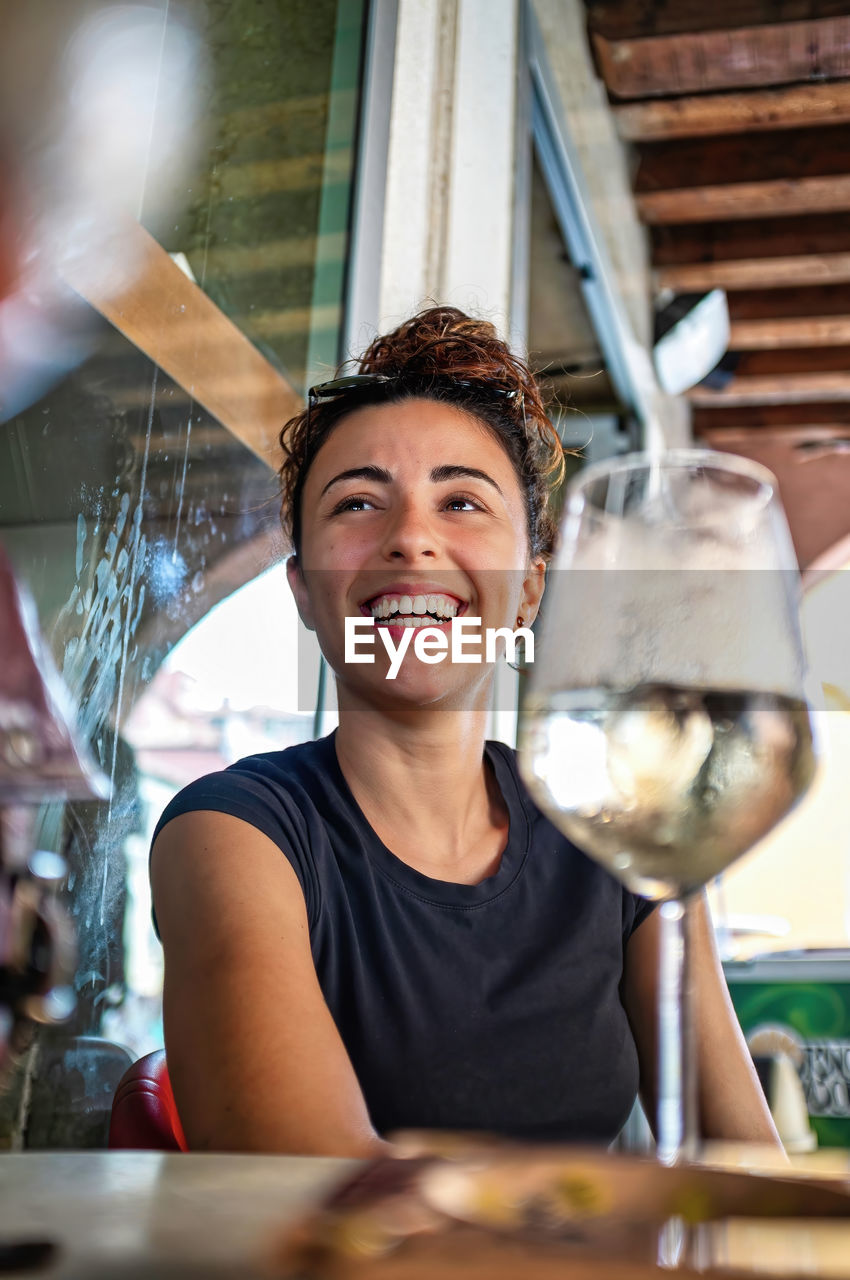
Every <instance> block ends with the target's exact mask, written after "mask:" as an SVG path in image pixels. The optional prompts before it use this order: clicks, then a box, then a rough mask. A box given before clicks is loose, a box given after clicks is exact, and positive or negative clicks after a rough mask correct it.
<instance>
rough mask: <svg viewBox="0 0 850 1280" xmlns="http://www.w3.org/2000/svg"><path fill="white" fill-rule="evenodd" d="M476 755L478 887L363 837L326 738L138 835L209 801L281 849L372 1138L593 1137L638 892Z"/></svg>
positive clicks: (273, 757)
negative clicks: (456, 1134) (481, 828)
mask: <svg viewBox="0 0 850 1280" xmlns="http://www.w3.org/2000/svg"><path fill="white" fill-rule="evenodd" d="M485 750H486V758H487V760H488V761H489V763H490V766H491V767H492V769H493V770H494V772H495V777H496V779H497V781H498V785H499V787H500V789H501V792H502V795H503V797H504V800H505V804H506V806H507V809H508V813H509V815H510V831H509V836H508V842H507V846H506V848H505V851H504V853H503V855H502V859H501V863H500V865H499V868H498V870H497V871H496V873H495V875H493V876H491V877H489V878H488V879H486V880H484V881H482V882H481V883H480V884H475V885H467V884H453V883H449V882H447V881H443V880H432V879H431V878H430V877H428V876H425V875H422V874H420V873H419V872H418V871H415V870H413V869H412V868H411V867H409V866H407V865H406V863H404V862H402V861H401V860H400V859H399V858H397V857H395V855H394V854H393V853H391V852H390V850H389V849H388V848H387V847H386V846H385V845H384V844H382V843H381V841H380V840H379V839H378V837H377V835H376V834H375V832H374V831H373V829H372V828H371V827H370V825H369V824H368V822H367V821H366V818H365V817H364V815H363V813H362V811H361V809H360V808H359V806H358V804H357V802H356V801H355V799H354V797H353V796H352V794H351V791H350V789H349V787H348V784H347V783H346V781H345V778H344V777H343V774H342V771H341V769H340V767H339V763H338V761H337V756H336V750H335V747H334V735H333V734H332V735H331V736H330V737H327V738H322V739H319V740H318V741H315V742H308V743H304V744H302V745H299V746H296V747H290V748H289V749H288V750H286V751H270V752H266V753H264V754H262V755H256V756H250V757H248V758H246V759H244V760H240V761H238V762H237V763H236V764H234V765H231V766H230V768H228V769H226V770H224V771H222V772H221V773H214V774H210V775H209V776H208V777H205V778H200V779H199V780H198V781H197V782H193V783H191V784H190V785H189V786H188V787H186V788H185V789H184V790H183V791H181V792H180V794H179V795H178V796H176V797H175V799H174V800H172V802H171V803H170V804H169V805H168V807H167V809H166V810H165V812H164V814H163V816H162V818H161V819H160V822H159V824H158V826H157V829H156V833H155V835H156V834H158V832H159V831H160V830H161V829H162V827H163V826H164V825H165V824H166V823H167V822H168V821H169V820H170V819H171V818H174V817H176V816H177V815H178V814H181V813H187V812H189V811H192V810H204V809H206V810H209V809H212V810H215V811H216V812H219V813H228V814H231V815H233V816H234V817H237V818H241V819H243V820H244V821H245V822H248V823H250V824H251V825H252V826H254V827H256V828H257V829H258V830H260V831H262V832H263V833H264V834H265V835H266V836H268V838H269V839H270V840H272V841H273V842H274V843H275V844H276V845H277V846H278V847H279V848H280V849H281V851H282V852H283V853H284V854H285V855H286V857H287V858H288V859H289V860H290V862H291V863H292V866H293V867H294V869H295V872H296V874H297V876H298V879H299V881H300V883H301V887H302V889H303V891H304V897H305V899H306V903H307V915H308V919H309V923H310V941H311V946H312V952H313V960H314V962H315V965H316V972H317V974H318V977H319V982H320V984H321V988H322V991H323V993H324V996H325V1000H326V1001H327V1004H328V1007H329V1009H330V1011H331V1014H332V1015H333V1018H334V1021H335V1022H336V1025H337V1028H338V1030H339V1033H340V1035H341V1037H342V1040H343V1042H344V1044H345V1046H346V1049H347V1050H348V1053H349V1056H350V1058H351V1062H352V1064H353V1066H354V1070H355V1072H356V1074H357V1078H358V1080H359V1082H360V1086H361V1088H362V1090H363V1094H364V1096H365V1099H366V1104H367V1106H368V1108H369V1114H370V1116H371V1119H372V1123H373V1124H374V1126H375V1128H376V1129H377V1130H378V1132H379V1133H382V1134H385V1133H389V1132H391V1131H392V1130H394V1129H400V1128H426V1129H466V1130H474V1129H479V1130H489V1131H491V1132H496V1133H502V1134H507V1135H511V1136H516V1137H522V1138H526V1139H533V1140H542V1141H550V1140H552V1141H554V1140H558V1141H572V1140H582V1141H601V1142H610V1141H611V1140H612V1139H613V1138H614V1137H615V1136H616V1135H617V1133H618V1132H619V1130H620V1128H621V1127H622V1125H623V1123H624V1122H625V1120H626V1118H627V1116H628V1114H629V1111H630V1109H631V1107H632V1104H633V1102H634V1099H635V1095H636V1092H637V1080H638V1066H637V1054H636V1050H635V1044H634V1040H633V1038H632V1034H631V1030H630V1028H629V1024H628V1021H627V1019H626V1014H625V1011H624V1009H623V1006H622V1004H621V1002H620V997H619V985H620V981H621V978H622V974H623V956H624V950H625V946H626V943H627V942H628V939H629V935H630V934H631V933H632V931H633V930H634V929H635V928H636V927H637V925H638V924H639V923H640V922H641V921H642V920H643V919H644V918H645V917H646V915H648V914H649V912H650V910H651V909H652V904H650V903H647V902H646V901H644V900H643V899H642V898H639V897H636V896H635V895H634V894H632V893H630V892H628V890H626V889H624V888H623V887H622V886H621V885H620V884H619V883H618V882H617V881H616V880H614V879H613V878H612V877H611V876H609V875H608V874H607V872H605V871H604V870H602V869H601V868H600V867H598V866H597V865H596V864H595V863H594V862H592V861H591V860H590V859H589V858H587V857H586V856H585V855H584V854H583V853H581V852H580V851H579V850H578V849H577V848H576V847H575V846H574V845H573V844H571V843H570V842H569V841H568V840H567V839H566V837H565V836H563V835H562V834H561V833H560V832H559V831H558V830H557V829H556V828H555V827H554V826H553V825H552V824H551V823H550V822H549V821H548V819H547V818H545V817H544V816H543V814H542V813H541V812H540V811H539V809H537V808H536V806H535V805H534V803H533V801H532V799H531V797H530V796H529V794H528V792H527V790H526V788H525V787H524V785H523V783H522V782H521V780H520V778H519V776H518V773H517V767H516V758H515V753H514V752H513V751H511V750H509V748H507V747H505V746H504V745H502V744H501V743H499V742H489V743H488V744H487V746H486V749H485ZM247 994H248V993H246V995H247Z"/></svg>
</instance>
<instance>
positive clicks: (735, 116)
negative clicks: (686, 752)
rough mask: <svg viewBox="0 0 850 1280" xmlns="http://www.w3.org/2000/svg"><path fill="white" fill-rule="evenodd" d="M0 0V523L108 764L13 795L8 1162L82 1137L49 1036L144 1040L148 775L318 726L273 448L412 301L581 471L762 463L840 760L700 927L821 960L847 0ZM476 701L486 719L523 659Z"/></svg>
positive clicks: (843, 740)
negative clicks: (25, 876)
mask: <svg viewBox="0 0 850 1280" xmlns="http://www.w3.org/2000/svg"><path fill="white" fill-rule="evenodd" d="M0 7H2V17H3V23H4V47H3V50H2V51H0V70H2V76H0V80H2V82H3V84H2V89H0V109H2V117H0V170H2V174H3V178H4V181H3V182H2V183H0V202H2V203H0V295H2V300H0V539H2V542H3V544H4V545H5V547H6V549H7V550H8V552H9V554H10V556H11V557H12V559H13V561H14V564H15V566H16V569H17V571H18V573H19V574H20V576H21V578H22V579H23V581H24V582H25V583H26V584H27V586H28V587H29V590H30V592H31V593H32V595H33V597H34V599H35V602H36V605H37V608H38V613H39V618H40V621H41V625H42V628H43V630H44V632H45V634H46V636H47V638H48V641H49V643H50V645H51V647H52V650H53V653H54V656H55V659H56V662H57V665H58V667H59V669H60V671H61V672H62V673H63V675H64V678H65V681H66V683H67V685H68V687H69V689H70V691H71V694H72V696H73V697H74V699H75V700H76V702H77V703H78V704H79V707H80V720H81V728H82V731H83V734H84V735H85V736H86V738H87V739H88V741H89V742H90V743H91V746H92V748H93V751H94V753H95V754H96V756H97V758H98V760H99V762H100V764H101V766H102V768H103V770H104V771H105V773H106V774H107V776H109V777H110V778H111V780H112V783H113V794H112V799H111V801H109V802H105V803H102V804H97V803H92V804H88V805H84V806H83V805H66V806H56V805H54V806H49V807H46V808H45V809H44V811H43V813H42V814H41V815H40V836H39V840H40V843H41V845H42V846H43V847H45V848H50V849H54V850H56V851H61V852H63V853H64V854H65V856H66V857H67V858H68V860H69V862H70V865H71V875H70V877H69V882H68V887H67V898H68V901H69V903H70V906H71V910H72V912H73V914H74V917H75V920H76V923H77V928H78V932H79V936H80V964H79V969H78V974H77V981H76V986H77V995H78V1007H77V1013H76V1015H75V1019H74V1021H73V1022H72V1023H71V1024H70V1025H68V1026H66V1027H65V1028H63V1029H62V1030H61V1031H60V1032H53V1033H50V1034H49V1035H48V1034H45V1035H43V1036H42V1037H41V1038H40V1040H39V1041H38V1042H37V1044H36V1046H35V1048H34V1050H33V1051H32V1053H31V1055H30V1056H29V1058H28V1060H27V1062H25V1063H24V1064H22V1066H21V1070H20V1073H19V1082H18V1088H17V1090H12V1091H11V1093H10V1094H8V1095H7V1097H6V1098H5V1099H4V1100H3V1102H2V1104H0V1142H5V1143H7V1144H9V1145H19V1146H20V1145H26V1146H38V1145H44V1146H49V1145H61V1144H62V1142H68V1143H74V1142H75V1141H79V1140H80V1132H81V1130H80V1128H79V1124H78V1123H77V1121H76V1120H75V1119H74V1116H75V1114H76V1112H79V1111H80V1110H85V1107H86V1105H87V1104H86V1101H85V1098H86V1086H85V1079H87V1077H86V1074H85V1073H86V1071H87V1070H89V1068H88V1067H87V1066H85V1065H84V1066H81V1067H79V1072H80V1073H81V1074H80V1077H79V1078H80V1079H81V1080H83V1084H79V1082H78V1084H77V1085H76V1086H74V1087H76V1088H77V1093H76V1094H74V1092H73V1088H72V1087H71V1086H67V1089H66V1092H67V1098H66V1105H65V1110H64V1113H63V1114H65V1116H66V1120H65V1121H63V1123H64V1124H65V1125H66V1127H65V1129H63V1130H61V1132H60V1129H59V1127H58V1126H59V1120H57V1119H56V1117H57V1116H58V1115H59V1112H60V1111H61V1110H62V1108H61V1107H59V1106H57V1103H56V1090H57V1088H62V1089H65V1088H66V1085H65V1084H57V1081H60V1082H61V1081H65V1080H67V1077H68V1073H67V1070H66V1071H64V1074H63V1071H62V1070H60V1068H61V1067H62V1066H63V1064H64V1066H65V1067H67V1063H68V1061H69V1057H68V1055H69V1054H72V1055H77V1056H76V1057H74V1058H73V1061H74V1062H75V1063H76V1064H78V1066H79V1063H80V1062H83V1060H84V1059H85V1061H86V1062H88V1061H89V1058H91V1060H92V1061H93V1060H94V1058H95V1057H97V1055H98V1054H102V1052H103V1051H102V1049H100V1048H96V1047H93V1046H97V1045H101V1046H102V1044H103V1043H111V1042H116V1043H120V1044H126V1045H128V1046H129V1048H130V1050H131V1051H132V1053H133V1054H134V1055H137V1054H140V1053H143V1052H146V1051H147V1050H149V1049H152V1048H155V1047H158V1046H159V1045H160V1044H161V1042H162V1030H161V1022H160V1009H159V991H160V983H161V957H160V952H159V949H158V945H157V944H156V941H155V939H154V937H153V934H152V931H151V928H150V920H149V913H150V899H149V892H148V887H147V853H148V844H149V836H150V832H151V831H152V829H153V825H154V823H155V821H156V818H157V816H158V814H159V812H160V811H161V809H162V807H163V805H164V803H165V802H166V801H167V799H168V798H169V796H170V795H171V794H173V793H174V792H175V791H176V790H177V789H179V787H180V786H182V785H183V784H184V783H185V782H187V781H189V780H191V779H192V778H194V777H197V776H199V775H201V774H203V773H206V772H208V771H210V770H211V769H214V768H219V767H221V766H222V765H223V764H225V763H228V762H230V761H231V760H233V759H236V758H238V757H239V756H240V755H244V754H247V753H248V752H250V751H254V750H267V749H271V748H273V747H280V746H285V745H288V744H289V743H291V742H295V741H298V740H301V739H303V738H306V737H309V736H311V735H313V734H314V733H317V732H324V731H326V730H327V729H328V728H329V727H330V726H331V725H332V724H333V706H332V697H331V690H330V689H329V687H328V685H327V683H326V682H325V681H324V680H323V677H322V672H321V667H320V663H319V661H318V657H317V655H316V654H315V652H314V651H313V650H311V647H310V639H309V638H308V637H307V636H306V634H305V633H304V632H303V630H302V631H299V626H298V623H297V619H296V616H295V614H294V610H293V608H292V606H291V604H290V602H289V601H288V597H287V590H286V586H285V582H284V581H283V574H282V571H281V568H280V561H281V556H282V554H283V553H284V550H285V549H284V548H283V546H282V542H281V537H280V533H279V527H278V513H277V505H278V504H277V497H276V484H275V467H276V465H277V459H276V453H275V450H276V437H277V433H278V431H279V429H280V426H281V425H282V423H283V422H284V421H285V420H286V419H287V418H288V417H289V416H291V414H293V413H294V412H296V411H297V410H298V408H299V407H300V405H301V404H302V403H303V397H304V394H305V391H306V388H307V387H309V386H310V385H311V384H312V383H314V382H318V381H322V380H323V379H325V378H326V377H328V376H330V375H331V371H332V370H333V369H335V367H336V365H337V363H338V362H339V361H340V360H343V359H346V358H348V357H350V356H352V355H356V354H357V353H358V352H359V351H360V350H361V349H362V348H363V347H364V346H365V345H366V343H367V342H368V341H369V340H370V338H371V337H372V336H374V334H375V333H376V332H379V331H380V330H382V329H384V328H386V327H388V326H391V325H394V324H395V323H397V322H398V321H400V320H401V319H403V318H405V317H406V316H408V315H409V314H410V313H411V312H412V311H414V310H415V309H417V308H419V307H421V306H423V305H426V304H428V303H429V302H431V301H444V302H450V303H453V304H455V305H458V306H460V307H462V308H465V309H471V310H474V311H476V312H478V313H481V314H483V315H485V316H487V317H489V318H491V319H493V320H494V321H495V322H496V323H497V324H498V325H499V326H500V328H501V329H502V331H503V332H504V333H505V334H507V335H509V336H510V338H511V341H512V342H513V343H514V345H515V346H516V348H517V349H519V350H522V351H524V352H526V353H527V354H528V356H529V359H530V361H531V363H532V365H533V366H534V368H535V369H536V370H537V371H538V373H539V377H540V379H541V382H542V384H543V385H544V386H545V388H546V391H547V394H548V395H549V397H550V399H551V404H552V413H553V416H554V418H555V420H556V421H557V423H558V425H559V429H560V430H561V431H562V434H563V437H564V439H565V441H566V442H567V443H568V444H570V445H571V446H572V447H574V448H575V449H576V450H578V452H579V454H580V457H579V458H577V459H576V460H575V464H574V465H575V466H576V467H578V466H580V465H582V461H583V460H595V459H598V458H603V457H606V456H609V455H611V454H614V453H617V452H624V451H627V450H630V449H634V448H636V447H642V446H645V445H652V446H655V445H660V444H665V443H666V444H667V445H676V444H689V443H691V442H692V441H701V442H703V443H705V444H706V445H709V446H711V447H713V448H718V449H727V450H731V451H733V452H737V453H741V454H745V455H747V456H749V457H752V458H755V459H758V460H759V461H761V462H764V463H765V464H767V465H768V466H769V467H770V468H771V469H772V470H773V471H774V472H775V473H776V474H777V476H778V477H779V482H780V487H781V493H782V497H783V500H784V502H785V505H786V509H787V511H788V515H789V520H790V524H791V529H792V534H793V537H794V541H795V545H796V548H797V552H798V556H799V559H800V562H801V566H802V568H803V570H804V573H805V582H806V584H807V586H808V587H810V601H809V603H808V604H807V606H806V613H807V617H808V620H809V625H810V628H811V642H812V649H813V653H814V655H815V660H816V668H817V671H816V674H817V676H818V678H819V680H820V681H822V682H824V683H825V684H826V686H827V694H826V695H825V698H824V699H823V700H822V701H823V706H824V708H826V707H829V708H830V711H829V714H826V711H824V714H823V715H822V716H821V717H820V719H821V721H822V723H823V730H824V735H825V736H826V737H828V738H829V739H830V740H831V743H832V752H833V762H832V763H831V764H830V765H828V766H827V767H826V768H825V769H824V771H823V774H822V778H821V781H820V783H819V784H818V787H817V788H816V790H815V793H814V795H813V796H812V797H811V798H810V799H807V801H806V802H805V804H804V806H803V807H802V808H801V810H800V812H799V813H798V814H797V815H795V816H794V817H792V819H791V820H789V822H788V823H787V824H786V825H785V827H784V828H782V829H781V830H780V832H778V833H777V834H776V835H775V836H774V837H772V838H771V840H770V841H768V842H766V843H765V845H764V846H763V847H762V848H761V849H760V850H759V851H757V852H756V853H754V854H753V855H752V857H750V858H749V859H747V860H746V861H745V862H744V864H743V866H742V867H741V868H740V869H736V870H733V871H732V872H730V873H729V875H728V876H727V877H726V880H725V883H724V885H722V886H721V890H720V892H719V894H718V895H717V896H716V898H715V909H716V913H717V916H718V920H719V922H720V924H721V928H722V929H723V930H724V933H723V937H724V940H725V945H727V946H728V947H729V949H730V951H732V950H736V949H737V951H738V952H739V953H740V952H741V950H742V949H744V948H746V947H748V946H749V947H750V948H752V949H764V947H765V946H782V947H786V948H787V947H788V946H804V945H807V946H822V945H828V946H841V945H842V944H846V943H847V940H848V903H850V895H848V884H847V876H848V868H849V867H850V858H848V855H850V847H848V846H850V839H848V835H847V823H846V820H845V796H844V790H845V787H844V782H843V777H844V770H843V765H842V761H843V760H846V759H847V758H848V753H850V733H848V729H847V715H846V708H847V706H848V703H847V699H848V697H850V674H849V673H848V672H847V671H846V669H845V665H846V661H847V659H846V656H845V652H846V650H847V649H848V645H847V644H846V642H845V640H844V637H845V635H846V634H847V619H848V607H847V601H846V598H845V593H844V590H843V583H844V581H845V580H846V575H844V574H843V572H842V571H843V570H844V568H845V566H846V564H847V561H848V559H850V372H848V364H847V357H848V352H850V223H848V219H847V212H848V210H850V147H848V146H847V142H848V138H850V6H846V5H840V4H834V3H826V2H820V3H819V2H817V0H812V2H804V0H772V2H771V3H767V0H734V3H733V2H732V0H716V2H715V3H714V4H713V5H711V6H706V5H698V4H695V3H692V2H690V0H687V2H683V3H677V4H670V5H651V4H646V3H643V2H642V0H610V2H605V0H600V2H598V3H597V2H596V0H588V2H587V3H582V2H581V0H148V2H147V3H145V4H135V5H133V4H130V5H127V4H121V5H118V4H111V3H108V2H107V0H61V3H59V2H58V0H42V3H41V4H40V5H39V6H37V8H38V15H37V17H36V16H35V14H34V10H35V8H36V6H23V5H19V4H16V3H14V0H5V3H4V4H3V5H2V6H0ZM706 299H709V300H710V306H711V307H714V312H713V313H712V314H713V319H712V316H711V315H709V317H708V319H706V313H705V308H704V306H702V304H704V303H705V301H706ZM670 333H673V334H674V336H676V335H678V339H679V340H680V342H681V347H678V346H674V348H673V355H672V356H670V354H669V352H670V344H669V338H668V345H667V349H666V350H667V355H665V357H664V359H663V360H661V359H660V358H659V347H658V343H659V341H660V340H661V338H662V336H664V335H669V334H670ZM671 361H672V363H671ZM673 391H675V392H676V394H673V393H672V392H673ZM492 720H493V723H492V733H493V734H494V735H495V736H499V737H502V738H504V739H505V740H507V741H512V740H513V735H514V732H515V725H516V684H515V677H514V675H513V673H511V672H508V671H505V672H504V673H503V675H502V676H500V688H499V690H498V693H497V697H496V699H495V701H494V708H493V716H492ZM190 910H191V904H187V911H190ZM87 1046H88V1047H87ZM86 1053H88V1054H89V1058H86V1057H85V1054H86ZM98 1061H100V1058H98ZM57 1064H58V1065H57ZM75 1070H77V1067H75ZM51 1091H52V1092H51ZM75 1124H77V1128H76V1129H75V1127H74V1126H75Z"/></svg>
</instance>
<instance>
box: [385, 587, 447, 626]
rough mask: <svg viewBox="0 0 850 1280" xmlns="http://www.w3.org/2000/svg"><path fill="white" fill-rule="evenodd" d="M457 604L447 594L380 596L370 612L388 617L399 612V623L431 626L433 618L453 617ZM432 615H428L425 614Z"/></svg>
mask: <svg viewBox="0 0 850 1280" xmlns="http://www.w3.org/2000/svg"><path fill="white" fill-rule="evenodd" d="M457 611H458V606H457V604H456V603H455V601H454V600H451V599H450V598H449V597H448V596H445V595H441V594H435V595H430V596H424V595H421V596H401V597H399V596H381V597H380V599H378V600H376V601H375V602H374V603H373V604H372V606H371V610H370V612H371V614H372V617H373V618H389V617H390V616H391V615H393V614H396V613H397V614H400V615H402V616H400V617H399V619H398V621H399V623H403V625H405V626H409V625H411V624H413V625H418V626H433V625H434V624H433V618H435V617H436V618H442V619H443V620H444V621H445V620H448V619H449V618H454V617H455V616H456V614H457ZM428 614H430V615H432V616H431V617H428V616H427V615H428ZM408 619H409V620H410V621H408Z"/></svg>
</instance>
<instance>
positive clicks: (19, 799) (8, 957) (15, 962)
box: [0, 548, 108, 1073]
mask: <svg viewBox="0 0 850 1280" xmlns="http://www.w3.org/2000/svg"><path fill="white" fill-rule="evenodd" d="M72 725H73V717H72V715H71V712H70V708H69V706H68V703H67V697H66V695H65V690H64V686H63V685H62V684H61V682H60V680H59V676H58V675H57V673H56V671H55V670H54V668H53V664H52V662H51V660H50V657H49V655H48V654H47V652H46V650H45V648H44V646H43V644H42V642H41V638H40V636H39V633H38V629H37V626H36V624H35V613H34V610H33V609H32V608H31V606H30V605H29V603H28V601H27V600H26V598H25V597H24V596H23V595H22V593H21V591H20V589H19V587H18V585H17V583H16V581H15V577H14V574H13V572H12V568H11V565H10V564H9V561H8V559H7V558H6V555H5V553H4V552H3V550H2V548H0V1073H2V1071H3V1069H4V1067H5V1066H6V1065H7V1062H8V1058H9V1054H10V1051H14V1050H15V1049H17V1048H18V1047H20V1045H21V1043H22V1039H23V1034H24V1029H25V1027H26V1026H27V1025H28V1023H30V1022H59V1021H62V1020H63V1019H64V1018H65V1017H67V1016H68V1014H69V1013H70V1012H71V1011H72V1009H73V1005H74V999H73V994H72V988H71V985H70V984H71V981H72V978H73V973H74V959H75V948H74V942H73V931H72V929H71V925H70V923H69V921H68V919H67V917H66V916H65V914H64V913H63V912H62V911H61V909H60V908H59V906H58V905H57V903H56V901H55V890H56V889H57V887H58V886H59V885H60V883H61V882H62V880H63V879H64V876H65V864H64V861H63V859H62V858H60V857H59V855H58V854H56V853H52V852H50V851H48V850H43V849H42V850H34V849H33V848H32V841H31V832H32V820H33V816H34V808H33V807H32V806H34V805H36V804H38V803H39V802H41V801H43V800H51V799H75V800H76V799H104V798H106V796H107V795H108V784H107V781H106V779H105V778H104V777H103V776H102V775H101V774H100V772H99V771H98V770H97V768H96V767H95V766H94V764H93V763H92V762H91V761H90V760H89V759H88V756H87V754H86V753H85V752H84V750H83V749H82V748H81V747H80V746H79V744H78V743H77V742H76V741H75V738H74V731H73V728H72Z"/></svg>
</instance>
